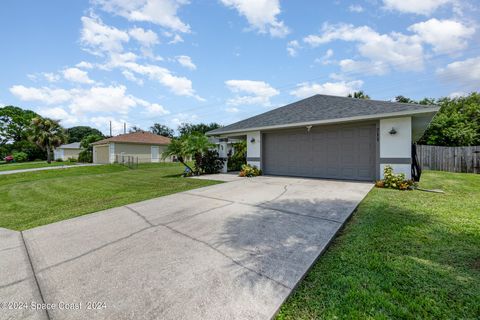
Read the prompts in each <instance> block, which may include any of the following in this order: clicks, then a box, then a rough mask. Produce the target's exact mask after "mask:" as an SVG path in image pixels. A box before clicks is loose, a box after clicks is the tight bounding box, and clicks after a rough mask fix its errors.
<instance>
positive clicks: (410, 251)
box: [278, 171, 480, 319]
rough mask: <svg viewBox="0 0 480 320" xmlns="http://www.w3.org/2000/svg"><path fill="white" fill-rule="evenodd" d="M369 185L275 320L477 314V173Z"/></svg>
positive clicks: (472, 316)
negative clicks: (413, 183) (412, 186)
mask: <svg viewBox="0 0 480 320" xmlns="http://www.w3.org/2000/svg"><path fill="white" fill-rule="evenodd" d="M421 187H423V188H429V189H433V188H439V189H442V190H444V191H445V194H436V193H427V192H421V191H403V192H402V191H395V190H387V189H373V190H372V191H371V192H370V193H369V194H368V196H367V197H366V199H365V200H364V201H363V202H362V203H361V204H360V206H359V208H358V211H357V212H356V214H354V216H353V217H352V219H351V220H350V221H349V222H348V223H347V225H346V227H345V228H344V229H343V231H342V232H341V233H340V234H339V236H338V237H337V238H336V239H335V240H334V242H333V244H332V245H331V246H330V248H329V249H328V250H327V252H326V253H325V254H324V255H323V256H322V258H321V259H319V261H317V263H316V264H315V265H314V266H313V267H312V269H311V270H310V272H309V273H308V274H307V276H306V278H305V279H304V280H303V281H302V282H301V283H300V285H299V286H298V287H297V289H296V290H295V291H294V293H293V294H292V296H291V297H290V298H289V299H288V300H287V302H286V303H285V304H284V305H283V306H282V308H281V310H280V312H279V314H278V319H391V318H402V319H479V318H480V175H474V174H455V173H446V172H432V171H431V172H425V173H424V176H422V182H421Z"/></svg>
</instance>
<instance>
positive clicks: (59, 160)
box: [55, 158, 63, 162]
mask: <svg viewBox="0 0 480 320" xmlns="http://www.w3.org/2000/svg"><path fill="white" fill-rule="evenodd" d="M55 161H56V162H63V159H62V158H58V159H55Z"/></svg>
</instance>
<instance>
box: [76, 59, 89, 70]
mask: <svg viewBox="0 0 480 320" xmlns="http://www.w3.org/2000/svg"><path fill="white" fill-rule="evenodd" d="M75 67H77V68H83V69H92V68H93V64H91V63H90V62H87V61H81V62H79V63H77V64H76V65H75Z"/></svg>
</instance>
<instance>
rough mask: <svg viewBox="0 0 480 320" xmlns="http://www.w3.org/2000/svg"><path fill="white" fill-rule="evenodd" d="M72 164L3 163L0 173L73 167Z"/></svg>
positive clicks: (0, 166)
mask: <svg viewBox="0 0 480 320" xmlns="http://www.w3.org/2000/svg"><path fill="white" fill-rule="evenodd" d="M75 164H76V163H74V162H56V161H52V163H47V162H46V161H31V162H17V163H6V164H5V163H4V164H0V171H9V170H21V169H32V168H44V167H57V166H67V165H75Z"/></svg>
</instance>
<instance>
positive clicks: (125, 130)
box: [123, 122, 127, 134]
mask: <svg viewBox="0 0 480 320" xmlns="http://www.w3.org/2000/svg"><path fill="white" fill-rule="evenodd" d="M126 133H127V123H126V122H124V123H123V134H126Z"/></svg>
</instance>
